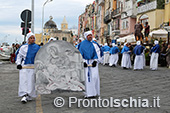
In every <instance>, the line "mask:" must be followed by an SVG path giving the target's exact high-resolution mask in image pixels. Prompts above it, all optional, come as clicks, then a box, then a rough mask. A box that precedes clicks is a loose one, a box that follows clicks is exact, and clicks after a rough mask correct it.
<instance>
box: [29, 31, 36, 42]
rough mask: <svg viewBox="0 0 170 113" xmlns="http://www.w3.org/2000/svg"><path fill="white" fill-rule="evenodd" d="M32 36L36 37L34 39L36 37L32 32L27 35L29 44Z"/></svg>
mask: <svg viewBox="0 0 170 113" xmlns="http://www.w3.org/2000/svg"><path fill="white" fill-rule="evenodd" d="M31 36H34V37H35V35H34V34H33V33H32V32H30V33H28V34H27V43H28V39H29V38H30V37H31ZM35 40H36V38H35Z"/></svg>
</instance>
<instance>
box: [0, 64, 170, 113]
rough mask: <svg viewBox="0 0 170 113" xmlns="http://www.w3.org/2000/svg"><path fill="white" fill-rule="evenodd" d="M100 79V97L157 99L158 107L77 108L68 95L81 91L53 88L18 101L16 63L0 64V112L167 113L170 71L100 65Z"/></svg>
mask: <svg viewBox="0 0 170 113" xmlns="http://www.w3.org/2000/svg"><path fill="white" fill-rule="evenodd" d="M99 73H100V80H101V98H102V99H108V98H110V97H113V98H114V99H129V98H130V97H132V98H136V99H139V98H138V97H141V99H148V100H149V101H152V98H153V97H158V96H159V98H160V107H159V108H129V107H128V108H123V107H119V108H110V107H108V108H95V107H93V108H90V107H88V108H84V107H82V106H81V107H80V108H78V107H77V105H76V104H73V105H72V107H71V108H69V107H68V99H69V97H77V98H78V99H83V93H82V92H69V91H61V90H58V91H54V92H53V93H52V94H50V95H39V96H38V97H37V98H36V99H35V100H33V101H31V102H29V103H27V104H21V103H20V98H19V97H17V91H18V70H16V65H15V64H3V65H2V64H1V65H0V80H1V81H0V89H1V93H0V113H96V112H97V113H170V74H169V73H170V70H169V69H167V68H159V70H158V71H150V70H149V67H146V68H145V69H144V71H133V70H123V69H122V68H120V67H117V68H113V67H108V66H102V65H100V66H99ZM56 97H63V98H64V99H65V105H64V106H63V107H61V108H56V107H55V106H54V104H53V101H54V99H55V98H56Z"/></svg>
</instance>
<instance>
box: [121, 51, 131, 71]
mask: <svg viewBox="0 0 170 113" xmlns="http://www.w3.org/2000/svg"><path fill="white" fill-rule="evenodd" d="M121 67H126V68H131V67H132V65H131V59H130V54H129V53H128V52H124V53H123V56H122V62H121Z"/></svg>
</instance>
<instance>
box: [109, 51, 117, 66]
mask: <svg viewBox="0 0 170 113" xmlns="http://www.w3.org/2000/svg"><path fill="white" fill-rule="evenodd" d="M118 60H119V55H118V53H116V54H111V56H110V59H109V66H113V64H114V65H116V66H117V62H118Z"/></svg>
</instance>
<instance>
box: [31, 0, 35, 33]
mask: <svg viewBox="0 0 170 113" xmlns="http://www.w3.org/2000/svg"><path fill="white" fill-rule="evenodd" d="M31 10H32V13H31V20H32V22H31V32H32V33H34V0H32V8H31Z"/></svg>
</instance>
